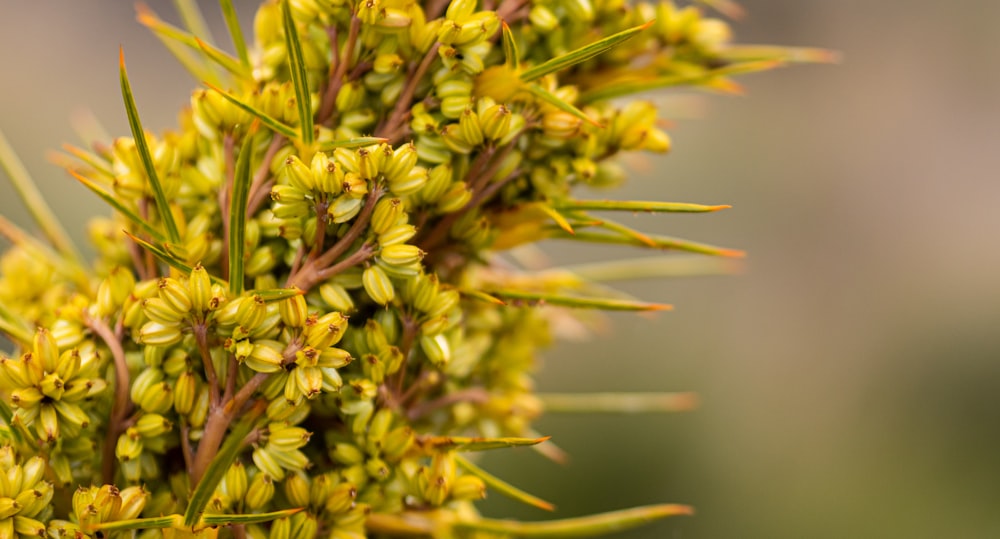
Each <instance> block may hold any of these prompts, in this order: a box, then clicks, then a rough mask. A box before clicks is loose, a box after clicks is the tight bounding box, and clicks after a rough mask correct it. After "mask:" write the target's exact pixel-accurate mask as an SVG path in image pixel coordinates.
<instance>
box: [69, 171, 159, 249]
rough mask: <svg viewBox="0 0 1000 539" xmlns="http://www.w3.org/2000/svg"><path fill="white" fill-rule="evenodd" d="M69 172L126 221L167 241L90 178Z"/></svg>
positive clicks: (155, 238) (156, 237) (152, 235)
mask: <svg viewBox="0 0 1000 539" xmlns="http://www.w3.org/2000/svg"><path fill="white" fill-rule="evenodd" d="M68 172H69V173H70V175H71V176H73V177H74V178H76V180H77V181H78V182H80V183H82V184H83V186H84V187H86V188H87V189H90V191H91V192H93V193H94V194H95V195H97V196H98V197H100V199H101V200H103V201H104V202H106V203H107V204H108V205H109V206H111V207H112V208H114V209H115V211H117V212H118V213H120V214H122V215H123V216H124V217H125V218H126V219H128V220H129V221H131V222H132V223H133V224H135V225H136V226H138V227H139V228H141V229H143V230H144V231H146V233H147V234H149V236H150V237H151V238H153V239H154V240H156V241H158V242H160V243H163V242H165V241H166V238H164V237H163V234H161V233H160V231H159V230H156V229H155V228H153V227H152V226H150V224H149V223H147V222H146V221H145V220H144V219H143V218H142V217H139V216H138V215H136V213H135V212H133V211H132V210H131V209H129V208H128V206H126V205H124V204H122V202H121V201H120V200H118V199H117V198H115V197H114V196H113V195H112V194H110V193H108V192H107V191H105V190H104V189H101V187H100V186H99V185H97V184H96V183H94V182H93V181H91V180H89V179H88V178H86V177H84V176H83V175H81V174H78V173H77V172H76V171H74V170H69V171H68Z"/></svg>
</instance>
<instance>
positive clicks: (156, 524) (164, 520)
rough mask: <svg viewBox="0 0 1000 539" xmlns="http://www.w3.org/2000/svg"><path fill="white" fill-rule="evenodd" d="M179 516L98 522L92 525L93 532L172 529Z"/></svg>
mask: <svg viewBox="0 0 1000 539" xmlns="http://www.w3.org/2000/svg"><path fill="white" fill-rule="evenodd" d="M179 518H180V515H167V516H164V517H150V518H133V519H131V520H116V521H112V522H100V523H98V524H94V529H95V530H104V531H115V530H142V529H149V528H161V529H162V528H172V527H174V525H175V524H176V523H177V521H178V519H179Z"/></svg>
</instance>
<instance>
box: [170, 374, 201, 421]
mask: <svg viewBox="0 0 1000 539" xmlns="http://www.w3.org/2000/svg"><path fill="white" fill-rule="evenodd" d="M197 392H198V379H197V378H196V377H195V375H194V373H191V372H182V373H181V374H180V376H178V377H177V382H176V383H175V384H174V410H176V411H177V413H178V414H180V415H187V414H189V413H191V410H192V409H193V408H194V403H195V399H196V398H197Z"/></svg>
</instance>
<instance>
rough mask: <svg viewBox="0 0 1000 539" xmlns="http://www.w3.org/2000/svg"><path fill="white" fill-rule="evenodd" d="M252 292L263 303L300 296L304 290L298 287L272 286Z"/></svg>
mask: <svg viewBox="0 0 1000 539" xmlns="http://www.w3.org/2000/svg"><path fill="white" fill-rule="evenodd" d="M254 294H255V295H258V296H260V299H262V300H264V303H271V302H274V301H281V300H283V299H288V298H294V297H295V296H301V295H302V294H305V291H304V290H300V289H298V288H274V289H269V290H255V291H254Z"/></svg>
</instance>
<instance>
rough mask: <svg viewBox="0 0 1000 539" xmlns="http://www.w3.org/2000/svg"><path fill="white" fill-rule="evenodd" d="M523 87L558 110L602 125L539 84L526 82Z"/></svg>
mask: <svg viewBox="0 0 1000 539" xmlns="http://www.w3.org/2000/svg"><path fill="white" fill-rule="evenodd" d="M525 89H526V90H527V91H528V92H530V93H531V94H532V95H534V96H535V97H537V98H538V99H541V100H542V101H545V102H546V103H548V104H550V105H552V106H553V107H555V108H557V109H559V110H561V111H563V112H568V113H570V114H572V115H573V116H576V117H577V118H579V119H581V120H583V121H585V122H587V123H589V124H591V125H595V126H597V127H604V126H603V125H601V123H600V122H598V121H597V120H594V119H593V118H591V117H590V116H587V114H586V113H585V112H583V111H582V110H580V109H578V108H576V107H575V106H573V105H572V104H570V103H567V102H566V101H563V100H562V99H559V97H558V96H556V95H555V94H553V93H551V92H549V91H548V90H546V89H545V88H542V87H541V86H539V85H537V84H528V85H526V86H525Z"/></svg>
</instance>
